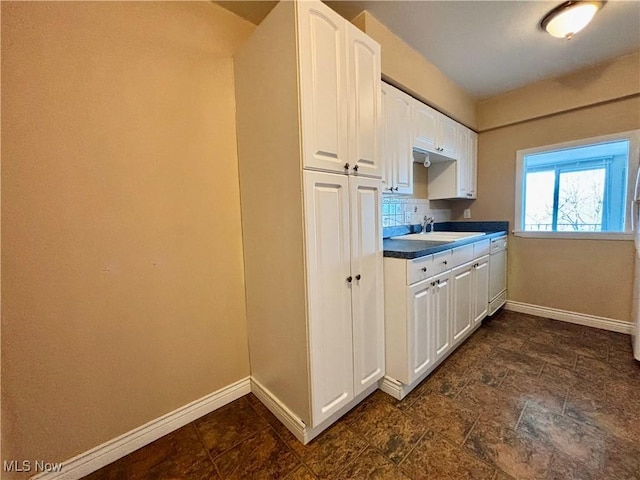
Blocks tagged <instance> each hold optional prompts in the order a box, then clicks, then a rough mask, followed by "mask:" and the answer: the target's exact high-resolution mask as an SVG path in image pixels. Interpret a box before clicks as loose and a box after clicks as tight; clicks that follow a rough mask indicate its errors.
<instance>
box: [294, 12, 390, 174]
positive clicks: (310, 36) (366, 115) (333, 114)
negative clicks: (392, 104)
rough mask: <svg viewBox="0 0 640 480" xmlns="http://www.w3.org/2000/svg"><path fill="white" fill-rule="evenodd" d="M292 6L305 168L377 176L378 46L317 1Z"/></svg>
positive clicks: (378, 124)
mask: <svg viewBox="0 0 640 480" xmlns="http://www.w3.org/2000/svg"><path fill="white" fill-rule="evenodd" d="M295 6H296V16H297V28H298V42H299V48H300V56H299V60H300V97H301V102H300V108H301V116H302V118H301V120H302V122H301V127H302V129H303V135H302V141H303V149H304V152H305V155H304V157H303V161H304V168H309V169H316V170H322V171H329V172H336V173H357V174H360V175H367V176H373V177H380V176H381V175H382V168H381V164H380V162H381V160H380V157H379V147H380V146H379V141H380V140H379V136H380V135H379V133H380V132H379V129H380V121H381V97H380V46H379V45H378V44H377V43H376V42H375V41H373V40H372V39H371V38H370V37H368V36H367V35H366V34H364V33H363V32H361V31H360V30H358V29H357V28H355V27H353V26H352V25H350V24H349V23H348V22H346V20H344V19H343V18H342V17H341V16H340V15H338V14H337V13H335V12H334V11H333V10H331V9H330V8H328V7H326V6H325V5H323V4H321V3H320V2H307V1H303V2H297V3H295Z"/></svg>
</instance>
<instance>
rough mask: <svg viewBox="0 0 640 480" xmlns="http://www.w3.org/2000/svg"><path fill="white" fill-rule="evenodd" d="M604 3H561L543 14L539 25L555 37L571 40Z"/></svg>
mask: <svg viewBox="0 0 640 480" xmlns="http://www.w3.org/2000/svg"><path fill="white" fill-rule="evenodd" d="M605 3H607V2H606V0H605V1H594V2H588V1H570V2H564V3H561V4H560V5H558V6H557V7H556V8H554V9H553V10H551V11H550V12H549V13H547V14H546V15H545V16H544V18H543V19H542V21H541V22H540V27H541V28H542V29H543V30H546V31H547V32H548V33H549V34H550V35H552V36H554V37H556V38H566V39H567V40H571V38H573V36H574V35H575V34H576V33H578V32H579V31H580V30H582V29H583V28H584V27H586V26H587V25H588V24H589V22H590V21H591V19H592V18H593V16H594V15H595V14H596V12H597V11H598V10H600V9H601V8H602V7H603V6H604V4H605Z"/></svg>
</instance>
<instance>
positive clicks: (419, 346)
mask: <svg viewBox="0 0 640 480" xmlns="http://www.w3.org/2000/svg"><path fill="white" fill-rule="evenodd" d="M433 289H434V287H433V285H432V282H431V281H429V280H425V281H422V282H420V283H416V284H414V285H412V286H410V287H409V289H408V292H409V294H408V297H409V298H408V302H409V305H408V309H407V312H408V318H407V334H408V338H407V341H408V343H409V345H408V346H409V349H408V350H409V382H410V383H411V382H413V381H414V380H415V379H416V378H418V377H419V376H420V375H421V374H423V373H424V372H426V371H427V370H428V369H429V368H430V367H431V365H432V364H433V343H434V342H433V341H432V335H433V333H432V332H433V329H432V321H431V316H432V315H431V303H432V298H433Z"/></svg>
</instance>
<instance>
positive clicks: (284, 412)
mask: <svg viewBox="0 0 640 480" xmlns="http://www.w3.org/2000/svg"><path fill="white" fill-rule="evenodd" d="M377 389H378V384H377V383H374V384H373V385H371V386H370V387H369V388H367V389H366V390H365V391H364V392H362V393H361V394H360V395H357V396H356V397H355V398H354V399H353V400H351V401H350V402H349V403H348V404H347V405H345V406H344V407H342V408H341V409H340V410H338V411H337V412H335V413H334V414H333V415H331V416H330V417H329V418H327V419H326V420H324V421H323V422H322V423H321V424H319V425H316V426H315V427H310V426H309V425H306V424H305V423H304V422H303V421H302V420H301V419H300V418H298V417H297V416H296V415H295V414H294V413H293V412H292V411H291V410H289V409H288V408H287V407H286V406H285V405H284V404H283V403H282V402H281V401H280V400H279V399H278V397H276V396H275V395H274V394H273V393H271V392H270V391H269V390H268V389H267V388H266V387H265V386H264V385H262V384H261V383H260V382H259V381H258V380H256V379H255V378H253V377H251V392H252V393H253V394H254V395H255V396H256V397H258V399H259V400H260V401H261V402H262V403H263V404H264V406H265V407H267V408H268V409H269V411H270V412H271V413H273V414H274V415H275V416H276V418H277V419H278V420H280V421H281V422H282V424H283V425H284V426H285V427H287V429H288V430H289V431H290V432H291V433H292V434H293V435H294V436H295V437H296V438H297V439H298V440H299V441H300V442H302V444H303V445H306V444H307V443H309V442H310V441H311V440H313V439H314V438H316V437H317V436H318V435H320V434H321V433H322V432H324V431H325V430H326V429H327V428H329V427H330V426H331V425H333V423H334V422H335V421H336V420H337V419H338V418H340V417H341V416H343V415H344V414H345V413H347V412H348V411H349V410H351V409H352V408H354V407H355V406H356V405H358V404H359V403H360V402H361V401H362V400H364V399H365V398H366V397H368V396H369V395H371V394H372V393H373V392H375V391H376V390H377Z"/></svg>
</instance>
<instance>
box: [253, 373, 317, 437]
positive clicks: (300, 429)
mask: <svg viewBox="0 0 640 480" xmlns="http://www.w3.org/2000/svg"><path fill="white" fill-rule="evenodd" d="M251 393H253V394H254V395H255V396H256V397H258V400H260V401H261V402H262V403H263V404H264V406H265V407H267V408H268V409H269V411H270V412H271V413H273V414H274V415H275V416H276V418H277V419H278V420H280V421H281V422H282V424H283V425H284V426H285V427H287V428H288V429H289V431H290V432H291V433H293V435H294V436H295V437H296V438H297V439H298V440H300V441H301V442H302V443H305V442H304V439H305V432H306V429H307V426H306V425H305V423H304V422H303V421H302V420H300V419H299V418H298V417H297V416H296V415H295V414H294V413H293V412H292V411H291V410H289V409H288V408H287V407H286V406H285V405H284V404H283V403H282V402H281V401H280V400H278V398H277V397H276V396H275V395H274V394H272V393H271V392H270V391H269V390H268V389H267V388H266V387H265V386H264V385H262V384H261V383H260V382H259V381H258V380H256V379H255V378H253V377H251Z"/></svg>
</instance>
